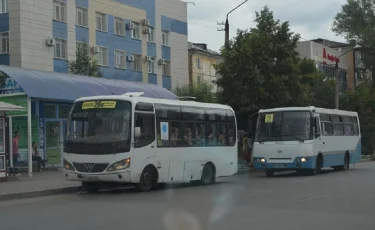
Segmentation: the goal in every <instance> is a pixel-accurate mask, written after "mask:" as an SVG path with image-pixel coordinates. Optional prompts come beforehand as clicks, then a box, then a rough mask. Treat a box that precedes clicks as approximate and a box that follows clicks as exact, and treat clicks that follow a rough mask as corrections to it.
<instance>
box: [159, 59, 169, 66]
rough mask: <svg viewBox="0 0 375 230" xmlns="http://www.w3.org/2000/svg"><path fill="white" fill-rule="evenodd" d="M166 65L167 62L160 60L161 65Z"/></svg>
mask: <svg viewBox="0 0 375 230" xmlns="http://www.w3.org/2000/svg"><path fill="white" fill-rule="evenodd" d="M166 64H167V60H164V59H159V65H166Z"/></svg>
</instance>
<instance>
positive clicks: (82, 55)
mask: <svg viewBox="0 0 375 230" xmlns="http://www.w3.org/2000/svg"><path fill="white" fill-rule="evenodd" d="M68 66H69V72H70V73H71V74H76V75H85V76H90V77H103V73H102V72H101V71H100V66H99V65H98V62H97V61H96V60H93V59H92V58H91V56H90V46H89V44H88V43H86V42H83V43H79V44H77V50H76V60H74V61H69V64H68Z"/></svg>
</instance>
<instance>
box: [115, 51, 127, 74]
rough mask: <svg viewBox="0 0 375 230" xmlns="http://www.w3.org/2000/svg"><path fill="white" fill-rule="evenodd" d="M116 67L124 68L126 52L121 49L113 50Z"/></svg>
mask: <svg viewBox="0 0 375 230" xmlns="http://www.w3.org/2000/svg"><path fill="white" fill-rule="evenodd" d="M115 58H116V68H119V69H126V53H125V51H122V50H115Z"/></svg>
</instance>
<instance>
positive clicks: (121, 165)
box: [107, 158, 130, 172]
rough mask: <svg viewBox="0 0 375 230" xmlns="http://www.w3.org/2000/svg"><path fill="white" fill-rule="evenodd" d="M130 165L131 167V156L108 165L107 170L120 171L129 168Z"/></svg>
mask: <svg viewBox="0 0 375 230" xmlns="http://www.w3.org/2000/svg"><path fill="white" fill-rule="evenodd" d="M129 167H130V158H126V159H124V160H121V161H117V162H116V163H113V164H111V165H110V166H109V167H108V169H107V171H108V172H113V171H118V170H122V169H127V168H129Z"/></svg>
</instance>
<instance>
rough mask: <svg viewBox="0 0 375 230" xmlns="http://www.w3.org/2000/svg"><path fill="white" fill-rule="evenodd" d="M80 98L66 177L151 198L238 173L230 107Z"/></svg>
mask: <svg viewBox="0 0 375 230" xmlns="http://www.w3.org/2000/svg"><path fill="white" fill-rule="evenodd" d="M142 95H143V93H136V92H135V93H127V94H124V95H121V96H95V97H85V98H80V99H77V100H76V101H75V102H74V105H73V107H72V110H71V112H70V115H69V119H68V126H67V129H66V138H65V141H64V154H63V155H64V176H65V178H66V179H67V180H72V181H82V186H83V188H84V189H85V190H86V191H88V192H95V191H97V190H99V189H100V188H101V186H103V185H108V184H115V185H119V184H129V183H130V184H135V185H136V187H137V188H138V189H139V190H140V191H149V190H151V189H154V188H156V187H158V186H159V185H161V184H165V183H188V182H193V181H199V182H201V183H203V184H211V183H214V182H215V180H216V178H218V177H224V176H231V175H233V174H235V173H236V172H237V163H238V162H237V141H236V133H237V130H236V118H235V114H234V111H233V110H232V109H231V108H230V107H229V106H226V105H220V104H206V103H198V102H193V101H179V100H165V99H155V98H147V97H142Z"/></svg>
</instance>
